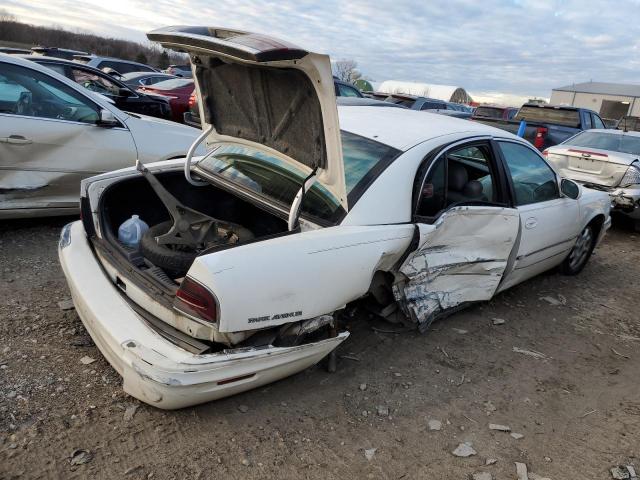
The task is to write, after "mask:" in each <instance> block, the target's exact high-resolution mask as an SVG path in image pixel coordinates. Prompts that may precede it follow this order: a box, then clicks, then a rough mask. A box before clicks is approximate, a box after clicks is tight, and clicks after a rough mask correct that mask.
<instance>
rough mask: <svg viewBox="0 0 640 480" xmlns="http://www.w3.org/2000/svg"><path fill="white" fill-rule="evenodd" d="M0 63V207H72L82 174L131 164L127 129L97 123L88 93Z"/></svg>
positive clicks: (96, 111)
mask: <svg viewBox="0 0 640 480" xmlns="http://www.w3.org/2000/svg"><path fill="white" fill-rule="evenodd" d="M0 66H1V70H0V97H1V98H2V102H1V103H2V106H1V107H0V108H1V110H0V159H1V161H0V204H1V205H2V207H0V208H2V209H5V210H14V209H22V208H25V209H47V208H60V209H77V207H78V197H79V191H80V180H81V179H82V178H86V177H89V176H91V175H95V174H97V173H101V172H104V171H107V170H112V169H115V168H121V167H124V166H128V165H133V163H134V161H135V158H136V149H135V145H134V143H133V139H132V137H131V134H130V132H129V131H128V130H127V129H126V128H124V125H121V126H120V127H114V128H103V127H100V126H97V120H98V118H99V110H100V107H99V106H98V105H96V104H95V103H93V102H92V101H91V100H90V99H89V98H87V97H85V96H84V95H81V94H80V93H79V92H77V91H76V90H74V89H72V88H70V87H69V86H68V85H65V84H64V83H62V82H60V81H58V80H57V79H55V78H53V77H51V76H49V75H46V74H44V73H42V72H39V71H36V70H32V69H30V68H26V67H24V66H21V65H15V64H10V63H0Z"/></svg>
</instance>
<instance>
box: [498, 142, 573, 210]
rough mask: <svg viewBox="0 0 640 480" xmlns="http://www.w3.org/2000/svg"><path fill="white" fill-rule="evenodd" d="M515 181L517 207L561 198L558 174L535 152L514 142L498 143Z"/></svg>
mask: <svg viewBox="0 0 640 480" xmlns="http://www.w3.org/2000/svg"><path fill="white" fill-rule="evenodd" d="M498 143H499V145H500V149H501V150H502V155H503V156H504V159H505V161H506V163H507V168H508V169H509V173H510V175H511V179H512V181H513V189H514V191H515V195H516V199H515V200H516V205H529V204H530V203H539V202H546V201H548V200H553V199H556V198H558V197H559V196H560V193H559V192H558V181H557V179H556V174H555V173H554V171H553V170H552V169H551V167H550V166H549V165H547V163H546V162H545V161H544V160H543V159H542V158H541V157H540V156H539V155H538V154H537V153H536V152H534V151H533V150H531V149H530V148H528V147H525V146H524V145H520V144H517V143H513V142H498Z"/></svg>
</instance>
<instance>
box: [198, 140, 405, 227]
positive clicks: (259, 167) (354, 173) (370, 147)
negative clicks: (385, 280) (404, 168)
mask: <svg viewBox="0 0 640 480" xmlns="http://www.w3.org/2000/svg"><path fill="white" fill-rule="evenodd" d="M341 137H342V155H343V158H344V174H345V182H346V190H347V196H348V204H349V206H350V207H351V206H353V205H352V203H355V201H357V197H354V193H361V191H362V190H364V189H366V187H367V186H368V185H369V184H370V182H371V181H373V180H374V179H375V178H376V177H377V175H378V174H379V173H380V172H381V171H382V170H383V169H384V167H386V166H387V165H388V164H389V163H390V162H391V161H392V160H393V159H394V158H395V157H396V156H397V154H398V153H400V152H399V150H396V149H395V148H393V147H390V146H388V145H384V144H382V143H378V142H376V141H374V140H371V139H368V138H364V137H361V136H359V135H355V134H353V133H349V132H344V131H343V132H341ZM198 168H202V169H203V170H205V171H207V172H210V173H213V174H214V175H217V176H220V177H223V178H224V179H225V180H227V181H231V182H233V183H235V184H237V185H239V186H240V187H242V188H245V189H249V190H251V191H253V192H255V193H258V194H260V195H261V196H263V197H265V198H266V200H267V201H270V202H275V203H278V204H280V205H282V206H283V207H284V208H289V207H290V206H291V203H292V202H293V198H294V197H295V195H296V193H297V192H298V190H299V189H300V186H301V184H302V182H303V181H304V179H305V178H306V176H307V173H306V171H304V170H302V169H298V168H296V167H295V166H293V165H289V164H288V163H286V162H284V161H283V160H281V159H279V158H277V157H275V156H272V155H269V154H267V153H265V152H262V151H260V150H257V149H254V148H251V147H248V146H244V145H239V144H231V143H224V144H221V145H220V146H219V147H218V148H217V149H216V150H215V151H214V153H213V154H212V155H209V156H208V157H206V158H204V159H202V160H201V161H200V162H199V163H198ZM302 213H303V214H306V215H308V216H310V217H315V218H318V219H321V220H324V221H327V222H331V223H335V222H336V221H338V220H339V219H340V217H341V216H342V215H343V214H344V209H343V208H342V206H341V205H340V203H339V202H338V200H337V199H336V198H335V197H333V195H331V193H329V191H328V190H326V189H325V188H324V187H323V186H322V184H320V183H318V182H316V183H314V185H313V187H311V189H310V190H309V192H308V194H307V195H306V196H305V199H304V202H303V204H302Z"/></svg>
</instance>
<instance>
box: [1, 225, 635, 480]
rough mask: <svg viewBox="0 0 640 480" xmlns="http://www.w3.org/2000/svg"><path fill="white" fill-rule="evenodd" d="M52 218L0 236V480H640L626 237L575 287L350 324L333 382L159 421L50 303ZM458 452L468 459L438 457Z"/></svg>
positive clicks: (325, 377) (56, 282)
mask: <svg viewBox="0 0 640 480" xmlns="http://www.w3.org/2000/svg"><path fill="white" fill-rule="evenodd" d="M66 221H68V219H48V220H47V219H45V220H37V221H36V220H33V221H13V222H4V223H3V224H1V225H0V296H1V297H2V298H3V301H2V302H0V478H6V479H10V478H105V479H112V478H127V479H128V478H131V479H149V478H154V479H182V478H194V479H208V478H229V479H246V478H248V479H251V478H286V479H300V478H305V479H307V478H308V479H344V478H375V479H378V478H384V479H400V478H405V479H413V478H433V479H466V478H471V476H472V475H473V474H478V473H480V472H488V473H490V474H491V475H492V476H493V478H494V479H515V478H516V467H515V464H514V463H515V462H521V463H524V464H526V465H527V468H528V470H529V472H530V477H529V478H532V479H533V478H536V477H535V476H533V475H531V472H534V473H535V474H537V475H539V476H540V477H542V478H544V477H548V478H550V479H554V480H558V479H560V480H562V479H567V478H580V479H606V478H611V474H610V473H609V470H610V469H611V468H612V467H613V466H615V465H618V464H623V465H627V464H634V465H635V466H636V468H637V469H639V470H640V435H639V434H638V432H639V431H640V382H638V371H640V356H638V355H636V351H637V349H638V348H639V347H640V320H639V318H638V312H639V311H640V296H639V295H638V284H639V282H640V250H638V248H637V242H638V236H637V235H635V234H634V233H633V232H632V231H631V229H630V228H629V227H628V226H627V225H624V224H620V223H614V228H613V230H612V231H610V233H609V234H608V236H607V237H606V239H605V242H604V244H603V245H602V246H601V247H600V248H599V249H598V250H597V251H596V254H595V255H594V257H592V259H591V261H590V263H589V265H588V266H587V268H586V269H585V271H584V272H582V274H580V275H579V276H577V277H563V276H561V275H559V274H556V273H553V272H551V273H548V274H545V275H541V276H539V277H538V278H535V279H533V280H530V281H528V282H526V283H524V284H522V285H520V286H518V287H515V288H513V289H511V290H510V291H508V292H505V293H503V294H501V295H498V296H497V297H496V298H495V299H494V300H493V301H491V302H488V303H485V304H481V305H477V306H475V307H472V308H469V309H467V310H465V311H463V312H460V313H457V314H455V315H453V316H452V317H450V318H448V319H447V320H444V321H441V322H438V323H436V324H435V325H433V327H432V329H431V330H430V331H429V332H427V333H426V334H424V335H420V334H418V333H415V332H408V333H403V334H387V333H381V332H378V331H373V330H371V328H370V327H369V324H368V323H367V322H366V321H364V319H359V320H355V321H354V322H353V325H352V326H351V329H352V332H353V335H352V336H351V338H350V339H349V340H348V341H347V342H346V343H345V344H344V345H343V346H342V347H341V349H340V351H339V355H340V356H341V357H340V359H339V362H338V372H337V373H335V374H329V373H327V372H326V371H325V369H324V368H322V367H321V366H316V367H313V368H310V369H308V370H306V371H304V372H302V373H300V374H298V375H296V376H293V377H290V378H288V379H285V380H283V381H280V382H278V383H275V384H272V385H269V386H267V387H266V388H261V389H257V390H254V391H251V392H247V393H244V394H241V395H237V396H235V397H231V398H227V399H224V400H221V401H217V402H213V403H209V404H206V405H202V406H199V407H196V408H189V409H184V410H181V411H174V412H165V411H160V410H157V409H154V408H152V407H149V406H147V405H144V404H142V403H140V402H138V401H137V400H135V399H133V398H131V397H128V396H127V395H126V394H124V393H123V392H122V389H121V384H120V383H121V382H120V378H119V376H118V375H117V374H116V373H115V371H114V370H113V369H112V368H111V367H110V366H109V364H108V363H107V362H106V361H105V360H104V358H103V357H102V356H101V354H100V352H99V351H98V350H97V349H96V347H95V346H94V345H93V343H92V341H91V338H90V337H89V336H88V334H87V333H86V331H85V330H84V328H83V326H82V323H81V322H80V320H79V319H78V317H77V315H76V313H75V311H74V310H73V309H69V310H63V309H62V308H61V306H60V305H59V302H63V303H62V304H61V305H62V307H65V308H66V306H65V305H64V301H65V300H68V299H69V292H68V290H67V287H66V284H65V281H64V278H63V276H62V272H61V270H60V267H59V264H58V260H57V254H56V243H57V238H58V232H59V230H60V228H61V227H62V225H63V224H64V223H65V222H66ZM545 297H550V299H551V300H556V301H555V302H553V303H557V304H552V303H550V299H549V298H545ZM495 319H502V320H504V323H501V322H495ZM494 323H498V324H494ZM84 357H88V358H89V359H93V360H94V361H92V362H91V363H87V364H84V363H83V362H82V361H81V360H82V359H83V358H84ZM85 361H88V360H87V359H85ZM489 424H500V425H504V426H507V427H509V428H510V430H511V433H513V434H515V435H511V434H510V433H509V432H503V431H498V430H492V429H490V428H489ZM518 434H520V435H522V436H520V435H518ZM515 437H520V438H515ZM462 443H467V444H468V445H470V446H471V447H472V449H473V451H474V452H475V455H471V456H469V457H466V458H463V457H457V456H455V455H454V454H452V451H454V449H456V447H458V446H459V445H460V444H462ZM463 450H464V448H463ZM490 459H493V460H495V463H493V460H491V463H492V464H490V465H487V463H490V462H489V460H490ZM478 478H483V477H478ZM485 478H490V477H485Z"/></svg>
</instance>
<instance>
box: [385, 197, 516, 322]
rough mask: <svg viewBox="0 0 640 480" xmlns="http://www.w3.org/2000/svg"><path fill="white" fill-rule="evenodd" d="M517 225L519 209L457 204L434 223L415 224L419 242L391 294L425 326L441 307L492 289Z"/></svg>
mask: <svg viewBox="0 0 640 480" xmlns="http://www.w3.org/2000/svg"><path fill="white" fill-rule="evenodd" d="M519 226H520V219H519V215H518V212H517V211H516V210H514V209H508V208H497V207H457V208H453V209H451V210H449V211H448V212H446V213H445V214H444V215H442V217H440V219H439V220H438V221H437V222H436V224H435V225H425V224H420V225H418V227H419V229H420V243H419V246H418V248H417V250H415V251H414V252H413V253H411V254H410V255H409V256H408V257H407V259H406V260H405V261H404V263H403V264H402V265H401V267H400V274H401V275H400V276H399V277H400V280H399V281H397V282H396V284H395V285H394V295H395V297H396V300H398V301H399V302H400V306H401V308H402V309H403V311H404V312H405V314H406V315H407V316H409V317H410V318H411V319H412V320H413V321H414V322H416V323H418V324H419V325H420V328H421V329H424V328H426V327H428V326H429V324H430V323H431V322H432V321H433V319H434V318H435V317H436V316H437V315H438V314H440V313H441V312H443V311H445V310H449V309H451V308H454V307H457V306H460V305H462V304H464V303H467V302H475V301H480V300H488V299H490V298H491V297H492V296H493V294H494V293H495V291H496V289H497V288H498V285H499V283H500V280H501V279H502V275H503V274H504V271H505V268H506V266H507V263H508V260H509V255H510V254H511V251H512V250H513V248H514V246H515V244H516V240H517V236H518V230H519Z"/></svg>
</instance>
